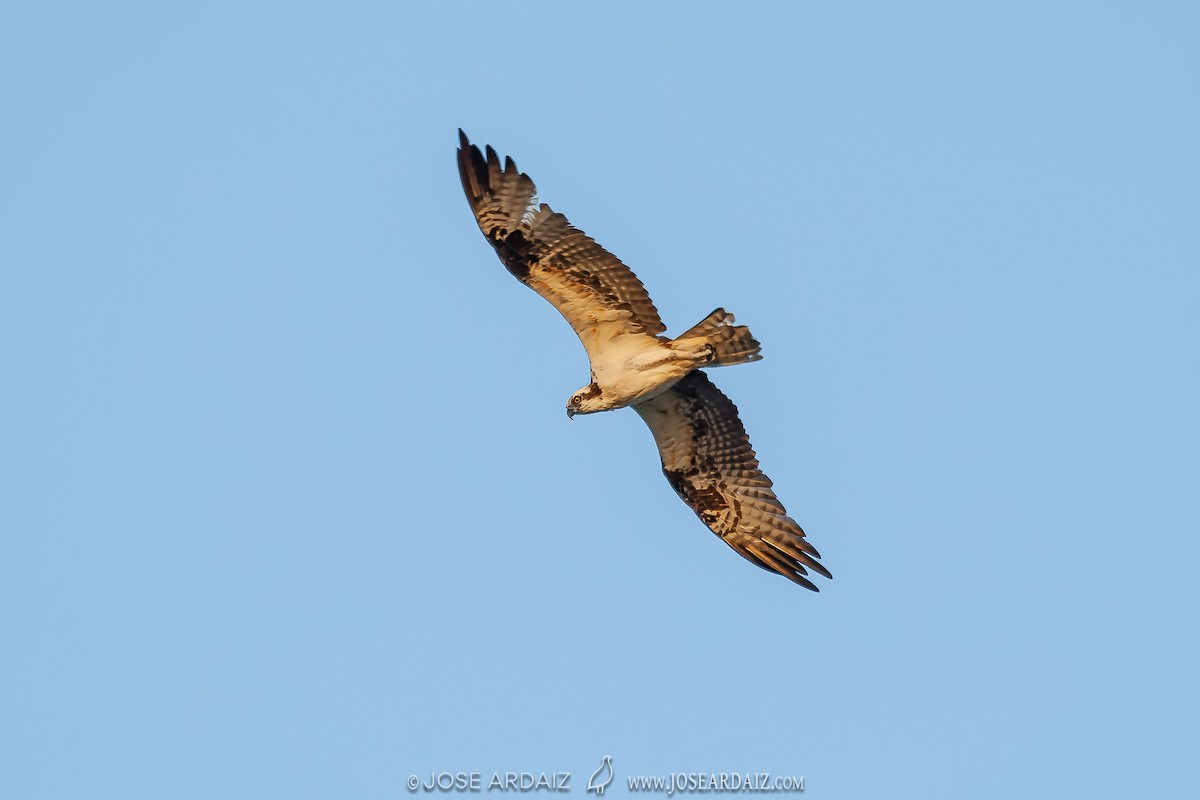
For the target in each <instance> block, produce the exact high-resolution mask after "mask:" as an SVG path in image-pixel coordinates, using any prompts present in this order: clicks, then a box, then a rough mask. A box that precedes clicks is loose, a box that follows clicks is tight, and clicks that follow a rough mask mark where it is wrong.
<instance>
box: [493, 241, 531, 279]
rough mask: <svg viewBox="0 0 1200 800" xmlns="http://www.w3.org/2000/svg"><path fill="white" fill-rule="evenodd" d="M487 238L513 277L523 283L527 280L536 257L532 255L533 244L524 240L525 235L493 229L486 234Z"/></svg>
mask: <svg viewBox="0 0 1200 800" xmlns="http://www.w3.org/2000/svg"><path fill="white" fill-rule="evenodd" d="M488 238H489V239H491V241H492V247H495V248H496V253H497V254H498V255H499V256H500V260H501V261H502V262H504V266H506V267H508V271H509V272H511V273H512V274H513V277H515V278H516V279H517V280H519V281H521V282H525V281H526V280H527V279H528V278H529V270H530V268H531V267H532V266H533V265H534V264H536V263H537V256H535V255H534V254H533V244H532V243H531V242H530V241H529V240H528V239H526V238H525V234H523V233H521V232H520V231H513V232H512V233H509V232H508V231H506V230H504V229H503V228H494V229H492V231H491V232H490V233H488Z"/></svg>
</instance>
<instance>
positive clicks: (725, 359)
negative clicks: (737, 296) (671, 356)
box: [675, 308, 762, 367]
mask: <svg viewBox="0 0 1200 800" xmlns="http://www.w3.org/2000/svg"><path fill="white" fill-rule="evenodd" d="M733 323H734V318H733V314H730V313H729V312H728V311H726V310H725V309H723V308H718V309H717V310H716V311H714V312H712V313H711V314H709V315H708V316H707V317H705V318H704V319H702V320H700V322H698V323H697V324H696V325H695V326H694V327H692V328H691V329H690V330H688V331H685V332H683V333H681V334H680V335H679V336H676V337H675V343H676V344H680V345H691V344H695V345H696V346H698V347H703V348H704V349H705V351H706V352H705V356H706V357H705V361H706V362H707V363H704V364H702V365H701V366H706V367H725V366H729V365H731V364H744V363H746V362H748V361H758V360H759V359H760V358H762V355H761V354H760V353H759V349H760V345H759V344H758V340H757V339H755V338H754V337H753V336H752V335H751V334H750V329H749V328H747V327H746V326H745V325H734V324H733Z"/></svg>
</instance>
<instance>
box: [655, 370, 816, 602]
mask: <svg viewBox="0 0 1200 800" xmlns="http://www.w3.org/2000/svg"><path fill="white" fill-rule="evenodd" d="M633 409H634V410H635V411H637V412H638V414H640V415H641V417H642V419H644V420H645V421H646V425H648V426H649V428H650V432H651V433H653V434H654V441H655V443H656V444H657V445H658V452H659V455H660V456H661V457H662V468H663V474H664V475H666V476H667V481H668V482H669V483H670V484H671V486H672V487H673V488H674V489H675V491H676V492H677V493H678V494H679V496H680V497H681V498H683V501H684V502H685V503H687V504H688V505H689V506H691V507H692V510H694V511H695V512H696V516H698V517H700V520H701V521H702V522H703V523H704V524H705V525H707V526H708V527H709V529H710V530H712V532H713V533H715V534H717V536H720V537H721V538H722V539H723V540H724V541H725V543H726V544H727V545H729V546H730V547H732V548H733V549H734V550H736V551H737V552H738V553H740V554H742V555H743V556H745V557H746V558H747V559H749V560H750V561H751V562H753V563H755V564H757V565H758V566H760V567H763V568H764V569H768V570H772V571H774V572H778V573H780V574H781V575H783V576H784V577H786V578H788V579H789V580H792V581H795V582H796V583H798V584H800V585H801V586H803V587H804V588H805V589H812V590H813V591H814V592H815V591H817V587H816V586H815V585H813V583H812V581H810V580H808V578H806V577H805V576H806V575H808V570H810V569H811V570H813V571H814V572H816V573H818V574H820V575H824V576H825V577H826V578H831V577H833V576H832V575H830V574H829V571H828V570H827V569H825V567H824V566H822V565H821V563H820V562H819V561H817V559H818V558H820V557H821V554H820V553H818V552H817V549H816V548H815V547H813V546H812V545H811V544H809V542H808V540H807V539H805V538H804V531H803V530H802V529H801V528H800V526H799V525H798V524H796V521H795V520H794V519H792V518H791V517H789V516H788V514H787V511H786V510H785V509H784V507H783V504H782V503H780V502H779V498H777V497H776V496H775V492H773V491H772V490H771V485H772V484H771V479H770V478H768V477H767V476H766V475H764V474H763V473H762V470H760V469H759V468H758V458H757V457H755V455H754V448H752V447H751V446H750V437H749V436H747V435H746V429H745V428H744V427H742V422H741V420H740V419H739V418H738V411H737V407H736V406H735V405H734V404H733V402H732V401H730V399H729V398H728V397H726V396H725V395H724V393H722V392H721V390H720V389H718V388H717V387H716V386H714V385H713V383H712V381H710V380H709V379H708V376H707V375H705V374H704V373H703V372H700V371H699V370H697V371H695V372H691V373H688V375H687V377H685V378H683V379H682V380H680V381H679V382H678V383H676V384H675V385H673V386H672V387H671V388H669V389H667V390H666V391H665V392H662V393H661V394H659V395H658V396H656V397H654V398H653V399H650V400H645V401H643V402H641V403H637V404H635V405H634V406H633Z"/></svg>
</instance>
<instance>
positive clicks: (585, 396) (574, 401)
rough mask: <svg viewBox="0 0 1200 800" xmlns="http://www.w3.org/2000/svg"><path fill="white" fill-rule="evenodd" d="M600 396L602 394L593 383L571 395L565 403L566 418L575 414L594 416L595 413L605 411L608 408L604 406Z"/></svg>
mask: <svg viewBox="0 0 1200 800" xmlns="http://www.w3.org/2000/svg"><path fill="white" fill-rule="evenodd" d="M602 395H603V392H601V391H600V387H599V386H598V385H597V384H596V382H595V381H592V382H591V383H589V384H588V385H587V386H584V387H583V388H581V389H579V390H578V391H576V392H575V393H574V394H573V395H571V399H570V400H568V401H567V416H568V417H573V416H575V415H576V414H595V413H596V412H597V411H606V410H607V409H608V407H607V406H605V405H604V401H603V399H602Z"/></svg>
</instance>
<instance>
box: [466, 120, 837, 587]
mask: <svg viewBox="0 0 1200 800" xmlns="http://www.w3.org/2000/svg"><path fill="white" fill-rule="evenodd" d="M458 137H459V148H458V172H459V175H460V177H461V178H462V186H463V191H464V192H466V195H467V202H469V203H470V205H471V211H472V212H474V214H475V220H476V221H477V222H478V223H479V228H480V230H482V231H483V235H484V236H485V237H487V240H488V241H489V242H490V243H491V245H492V247H494V248H495V249H496V253H497V254H498V255H499V256H500V260H501V261H502V262H503V263H504V266H505V267H507V268H508V271H509V272H511V273H512V274H513V276H514V277H515V278H516V279H517V280H519V281H520V282H521V283H523V284H525V285H526V286H528V287H529V288H530V289H533V290H534V291H535V292H537V293H538V294H540V295H541V296H542V297H544V298H546V300H548V301H549V302H550V304H551V305H553V306H554V307H555V308H556V309H558V311H559V313H561V314H562V315H563V316H564V317H565V318H566V320H567V322H568V323H570V325H571V327H572V328H574V330H575V333H576V334H577V335H578V336H579V339H580V341H582V342H583V347H584V349H585V350H586V351H587V355H588V359H589V361H590V362H591V380H590V381H589V382H588V384H587V385H586V386H584V387H582V388H580V389H579V390H578V391H576V392H575V393H574V394H572V395H571V398H570V399H569V400H568V401H567V415H568V416H570V417H573V416H574V415H576V414H592V413H595V412H598V411H611V410H612V409H616V408H624V407H626V406H629V407H632V408H633V410H634V411H636V412H637V413H638V414H640V415H641V417H642V419H643V420H645V422H646V425H648V426H649V428H650V432H651V433H652V434H653V435H654V441H655V442H656V443H657V445H658V452H659V455H660V456H661V457H662V470H663V474H665V475H666V477H667V481H668V482H670V484H671V486H672V487H673V488H674V489H675V491H676V492H677V493H678V494H679V496H680V497H681V498H682V499H683V501H684V502H685V503H687V504H688V505H689V506H691V508H692V510H693V511H695V512H696V515H697V516H698V517H700V520H701V521H702V522H703V523H704V524H705V525H707V526H708V527H709V529H710V530H712V532H713V533H715V534H717V536H719V537H721V539H722V540H723V541H724V542H725V543H726V544H727V545H729V546H730V547H732V548H733V549H734V550H735V551H737V552H738V553H739V554H740V555H742V556H744V557H745V558H746V559H748V560H749V561H750V562H751V563H753V564H756V565H758V566H760V567H762V568H763V569H766V570H768V571H771V572H777V573H779V574H780V575H783V576H784V577H785V578H787V579H789V580H791V581H793V582H795V583H797V584H799V585H800V586H803V587H804V588H806V589H811V590H812V591H814V592H815V591H818V589H817V587H816V585H815V584H813V582H812V581H810V580H809V578H808V575H809V571H810V570H811V571H812V572H815V573H817V574H819V575H824V576H825V577H826V578H831V577H833V576H832V575H830V573H829V570H827V569H826V568H825V567H824V566H823V565H822V564H821V563H820V562H819V561H818V560H817V559H819V558H820V557H821V555H820V553H818V552H817V550H816V548H814V547H813V546H812V545H811V544H810V543H809V542H808V540H807V539H806V538H805V537H804V531H803V530H802V529H801V528H800V526H799V525H798V524H797V523H796V521H795V520H793V519H792V518H791V517H790V516H788V514H787V511H786V510H785V509H784V507H783V504H782V503H780V502H779V499H778V498H777V497H776V496H775V493H774V492H773V491H772V490H771V486H772V484H771V479H770V478H768V477H767V476H766V475H764V474H763V473H762V471H761V470H760V469H759V468H758V459H757V458H756V457H755V455H754V450H753V449H752V448H751V447H750V438H749V437H748V436H747V435H746V429H745V428H744V427H742V423H741V420H740V419H739V418H738V411H737V407H736V406H734V404H733V403H732V402H731V401H730V400H729V398H727V397H726V396H725V395H724V394H723V393H722V392H721V390H720V389H718V388H717V387H716V386H714V385H713V383H712V381H710V380H709V379H708V376H707V375H705V373H703V372H701V371H700V368H702V367H722V366H728V365H731V364H742V363H745V362H749V361H757V360H759V359H760V358H762V356H761V355H760V354H759V343H758V342H757V341H756V340H755V339H754V337H753V336H751V335H750V331H749V329H747V328H746V327H745V326H742V325H735V324H734V318H733V315H732V314H730V313H728V312H726V311H725V310H724V309H722V308H718V309H717V310H716V311H714V312H712V313H711V314H709V315H708V316H707V317H705V318H704V319H703V320H701V321H700V322H699V323H698V324H697V325H695V326H694V327H692V328H691V329H689V330H687V331H685V332H683V333H681V334H680V335H679V336H676V337H675V338H674V339H671V338H668V337H666V336H664V335H663V334H664V333H665V331H666V326H665V325H664V324H663V322H662V320H661V319H660V318H659V315H658V309H656V308H655V307H654V303H652V302H651V301H650V296H649V295H648V294H647V293H646V289H645V287H643V286H642V283H641V281H639V280H638V279H637V276H635V275H634V274H633V271H632V270H630V269H629V267H627V266H625V265H624V264H622V263H621V261H620V260H619V259H617V257H616V256H614V255H612V254H611V253H609V252H608V251H607V250H605V249H604V248H603V247H601V246H600V245H598V244H596V242H595V241H594V240H593V239H591V238H590V237H589V236H587V234H585V233H584V232H583V231H581V230H579V229H578V228H575V227H574V226H572V225H571V223H570V222H568V221H567V218H566V217H564V216H563V215H562V214H560V213H558V212H556V211H554V210H552V209H551V208H550V206H548V205H546V204H545V203H540V202H539V201H538V198H537V189H536V188H535V187H534V184H533V181H532V180H530V178H529V176H528V175H526V174H525V173H523V172H521V171H519V170H518V169H517V165H516V164H515V163H514V162H513V160H512V159H511V158H505V159H504V161H503V163H502V162H501V161H500V158H499V156H497V155H496V151H495V150H493V149H492V148H491V147H490V146H488V147H487V148H486V155H485V154H484V153H483V152H480V150H479V148H478V147H477V146H475V145H473V144H471V143H470V141H468V139H467V137H466V134H464V133H463V132H462V130H459V132H458Z"/></svg>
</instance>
